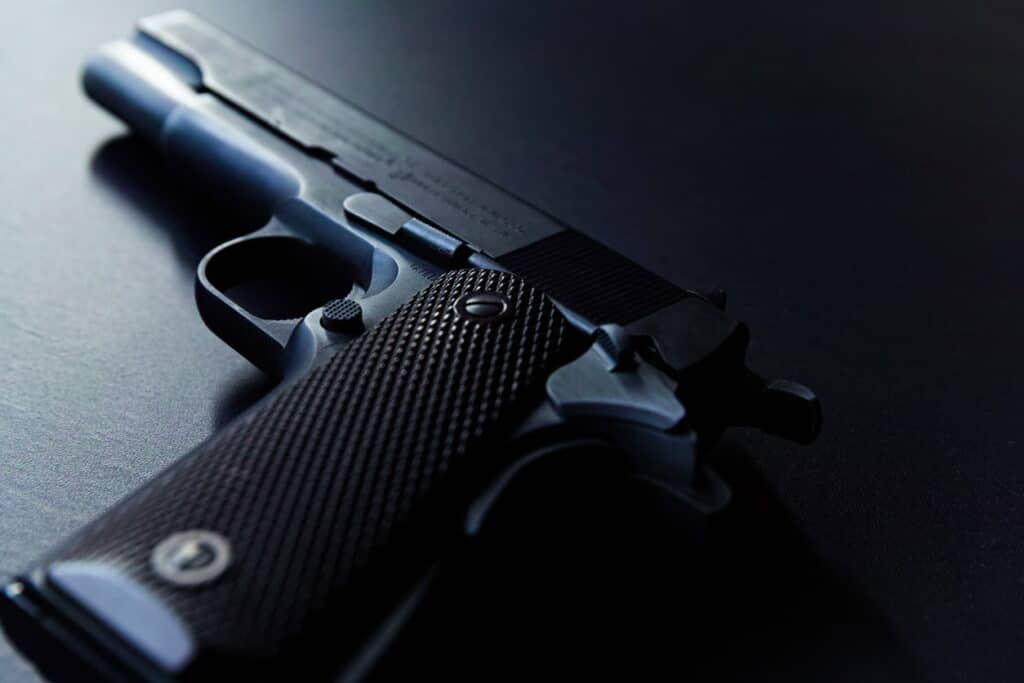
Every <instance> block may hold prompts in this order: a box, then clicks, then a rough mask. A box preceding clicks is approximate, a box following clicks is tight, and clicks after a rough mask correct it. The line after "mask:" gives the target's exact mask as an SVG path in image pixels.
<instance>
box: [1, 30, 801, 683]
mask: <svg viewBox="0 0 1024 683" xmlns="http://www.w3.org/2000/svg"><path fill="white" fill-rule="evenodd" d="M83 80H84V87H85V91H86V93H87V94H88V95H89V96H90V97H91V98H92V99H93V100H95V101H96V102H97V103H98V104H99V105H101V106H102V107H104V108H105V109H107V110H108V111H109V112H111V113H112V114H114V115H115V116H117V117H119V118H120V119H122V120H123V121H124V122H125V123H126V124H128V126H129V127H130V128H131V129H132V130H133V131H135V132H136V133H137V134H138V135H139V136H141V137H142V138H145V139H146V140H148V141H150V142H151V143H152V144H153V146H154V147H155V148H157V149H158V150H159V153H160V155H161V156H162V157H163V158H164V160H165V162H166V163H167V164H168V165H169V166H171V167H173V168H176V169H178V170H179V171H180V172H181V173H182V174H183V176H186V177H187V178H189V179H190V180H191V181H194V182H197V183H200V184H201V185H203V186H205V187H209V188H213V189H214V190H215V191H216V193H217V196H218V197H222V198H223V200H224V201H225V203H227V204H228V205H229V208H230V210H231V211H237V212H239V214H238V215H241V214H242V213H245V215H255V216H260V217H261V218H265V219H266V221H265V223H264V224H263V225H262V227H260V228H259V229H257V230H255V231H254V232H251V233H249V234H245V235H244V236H241V237H238V238H236V239H232V240H230V241H228V242H226V243H224V244H221V245H220V246H218V247H216V248H215V249H213V250H212V251H211V252H210V253H208V254H207V255H206V256H205V257H204V258H203V259H202V261H201V262H200V264H199V266H198V274H197V279H196V301H197V305H198V309H199V312H200V314H201V316H202V319H203V321H204V322H205V323H206V325H207V326H208V327H209V328H210V329H211V330H212V331H213V332H214V333H215V334H216V335H218V336H219V337H220V338H221V339H223V340H224V341H225V342H227V343H228V344H230V345H231V346H232V347H233V348H234V349H236V350H237V351H238V352H239V353H241V354H242V355H243V356H244V357H245V358H247V359H249V360H250V361H251V362H252V363H253V364H255V365H256V366H257V367H258V368H260V369H261V370H263V371H264V372H266V373H268V374H270V375H272V376H274V377H275V378H277V379H278V380H280V381H279V384H278V386H277V387H276V388H275V389H274V390H273V391H272V392H271V393H270V394H269V395H268V396H267V397H265V398H264V399H263V400H261V401H259V402H258V403H257V404H256V405H254V406H253V407H252V408H250V409H249V410H248V411H246V412H245V413H243V414H242V415H241V416H239V417H238V418H236V419H235V420H233V421H232V422H231V423H229V424H228V425H227V426H226V427H224V428H223V429H221V430H220V431H218V432H217V433H216V434H214V435H213V436H212V437H211V438H210V439H208V440H207V441H206V442H204V443H202V444H201V445H200V446H198V447H197V448H195V449H194V450H193V451H192V452H191V453H188V454H186V455H184V456H183V457H181V458H180V459H178V460H176V461H175V462H174V464H172V465H171V466H170V467H169V468H168V469H166V470H165V471H164V472H162V473H161V474H159V475H158V476H157V477H155V478H154V479H153V480H152V481H150V482H149V483H147V484H146V485H145V486H143V487H142V488H141V489H139V490H138V491H136V492H134V493H132V494H130V495H129V496H128V497H126V498H125V499H123V500H122V501H120V502H118V503H117V504H116V505H114V506H113V507H112V508H111V509H109V510H108V511H106V512H105V513H104V514H102V515H101V516H100V517H99V518H98V519H96V520H95V521H93V522H92V523H90V524H89V525H87V526H86V527H85V528H83V529H81V530H80V531H78V532H76V533H75V534H73V535H72V536H71V537H70V538H68V539H66V540H65V541H64V542H63V543H62V544H60V545H59V546H58V547H57V548H55V549H54V550H53V551H52V552H50V553H49V554H48V555H46V556H45V557H43V558H41V559H40V560H39V561H38V562H36V563H35V564H34V565H33V566H31V567H28V568H26V569H25V570H24V571H23V572H22V573H21V574H20V575H19V576H17V577H16V578H14V579H12V580H10V581H9V582H8V583H7V584H6V585H5V588H4V591H3V595H2V599H0V618H2V621H3V627H4V629H5V631H6V633H7V636H8V638H9V639H10V640H11V641H12V642H13V643H14V644H15V645H16V646H17V647H18V648H19V649H20V650H21V651H22V652H23V653H24V654H25V655H26V656H27V657H29V658H30V659H32V660H33V661H34V662H35V663H36V665H37V667H38V668H39V669H40V670H41V671H42V672H43V673H44V674H46V675H47V676H50V677H53V678H62V677H63V678H68V679H74V680H81V679H82V678H83V677H85V676H86V675H89V676H92V677H94V678H98V679H104V680H107V679H109V680H152V681H178V680H207V679H216V678H224V677H229V676H230V678H231V679H232V680H274V679H279V678H284V677H286V676H287V675H288V673H289V672H291V673H294V672H295V671H297V670H305V671H322V672H328V671H330V672H337V671H340V672H342V674H343V675H344V676H346V677H347V678H348V679H358V678H359V677H360V676H361V675H362V674H363V673H365V672H366V671H367V670H368V668H367V667H368V666H371V664H372V661H373V658H374V657H376V656H379V653H380V652H381V651H383V650H384V649H385V648H383V647H382V644H386V643H387V642H388V639H389V638H390V637H392V636H391V634H394V633H395V632H396V631H397V630H398V629H400V627H401V625H402V624H403V623H404V622H405V620H407V619H408V615H409V614H410V613H411V612H413V611H414V610H415V606H416V605H417V604H418V603H417V601H418V600H419V599H420V597H421V596H422V595H423V594H424V591H426V590H427V589H428V588H429V586H430V584H431V581H432V580H433V577H435V576H436V575H437V572H438V567H443V566H445V565H446V564H447V563H451V562H458V559H459V557H460V556H461V555H462V554H463V553H464V552H467V551H466V548H469V547H472V543H473V539H474V537H475V536H476V535H477V534H479V532H480V529H481V528H482V526H483V525H484V524H485V523H486V521H487V518H488V515H489V514H490V512H491V511H492V510H493V509H495V506H496V505H497V504H498V502H499V501H500V500H501V498H502V495H503V494H504V493H505V492H506V491H507V490H508V489H509V487H510V486H512V485H513V484H514V482H516V481H517V480H519V479H520V478H521V477H523V476H524V473H526V472H530V471H536V470H535V468H536V467H538V463H542V462H546V461H550V460H552V459H558V458H562V457H567V454H572V456H573V457H574V458H575V460H574V461H573V462H574V463H577V465H576V466H580V467H595V468H597V467H613V468H616V469H617V471H621V472H622V473H623V475H624V476H627V477H632V478H636V479H638V480H641V481H644V482H647V483H650V484H652V488H653V489H656V490H658V491H659V492H661V494H663V495H665V496H667V497H668V498H669V499H671V500H672V501H675V502H676V503H677V504H678V510H679V514H680V515H682V516H684V517H687V518H693V519H694V520H699V519H702V518H705V517H706V516H707V515H709V514H711V513H712V512H714V511H716V510H719V509H721V508H722V506H724V505H726V504H727V502H728V500H729V496H730V494H729V489H728V487H727V486H726V484H725V483H724V482H723V481H722V479H721V478H720V477H718V476H716V474H715V472H714V469H713V467H712V466H711V463H709V462H708V460H709V458H708V457H707V454H708V452H709V450H710V448H711V447H712V446H713V445H714V444H715V442H716V441H717V440H718V438H719V436H720V435H721V433H722V432H723V431H724V430H725V429H727V428H729V427H731V426H734V425H742V426H751V427H756V428H759V429H761V430H764V431H767V432H770V433H773V434H777V435H780V436H782V437H785V438H788V439H791V440H794V441H796V442H799V443H810V442H811V441H813V440H814V438H815V437H816V435H817V434H818V432H819V429H820V422H821V409H820V406H819V403H818V400H817V398H816V397H815V395H814V394H813V392H812V391H810V390H809V389H808V388H806V387H804V386H803V385H800V384H797V383H795V382H791V381H787V380H768V379H765V378H764V377H762V376H760V375H758V374H757V373H755V372H753V371H752V370H750V369H749V368H748V367H747V365H746V361H745V356H746V351H747V346H748V341H749V333H748V330H747V328H746V327H745V326H744V325H743V324H741V323H739V322H737V321H734V320H732V319H731V318H730V317H729V316H728V315H727V314H726V313H725V311H724V297H723V295H722V294H721V293H720V292H714V291H712V292H708V291H696V290H688V289H684V288H681V287H678V286H676V285H674V284H672V283H670V282H668V281H666V280H664V279H663V278H661V277H659V276H657V275H655V274H653V273H651V272H648V271H647V270H645V269H644V268H642V267H640V266H639V265H637V264H636V263H633V262H632V261H630V260H629V259H627V258H625V257H624V256H622V255H620V254H619V253H617V252H615V251H614V250H612V249H610V248H608V247H606V246H604V245H602V244H600V243H599V242H597V241H595V240H593V239H590V238H588V237H587V236H585V235H584V234H583V233H581V232H578V231H576V230H573V229H572V228H570V227H568V226H566V225H564V224H563V223H561V222H560V221H559V220H557V219H556V218H554V217H552V216H550V215H548V214H546V213H544V212H543V211H541V210H539V209H537V208H535V207H533V206H531V205H530V204H529V203H527V202H526V201H524V200H522V199H520V198H518V197H515V196H513V195H512V194H510V193H508V192H506V191H504V190H502V189H501V188H499V187H498V186H496V185H494V184H491V183H490V182H488V181H486V180H485V179H483V178H481V177H479V176H476V175H474V174H473V173H471V172H470V171H468V170H466V169H464V168H462V167H460V166H459V165H457V164H456V163H454V162H452V161H450V160H448V159H445V158H444V157H442V156H441V155H439V154H437V153H435V152H433V151H431V150H430V149H428V148H426V147H425V146H423V145H421V144H419V143H417V142H415V141H413V140H411V139H410V138H408V137H406V136H404V135H402V134H401V133H399V132H396V131H395V130H393V129H392V128H389V127H388V126H386V125H384V124H383V123H381V122H379V121H377V120H375V119H374V118H372V117H371V116H369V115H367V114H366V113H364V112H362V111H360V110H359V109H357V108H356V107H354V106H352V105H350V104H348V103H346V102H345V101H343V100H341V99H339V98H338V97H336V96H335V95H333V94H332V93H330V92H328V91H326V90H324V89H323V88H321V87H319V86H317V85H315V84H313V83H311V82H309V81H307V80H305V79H303V78H302V77H300V76H299V75H297V74H295V73H293V72H291V71H290V70H288V69H287V68H285V67H283V66H282V65H280V64H278V63H276V62H274V61H272V60H271V59H269V58H267V57H266V56H264V55H262V54H261V53H259V52H258V51H256V50H255V49H253V48H251V47H249V46H247V45H246V44H244V43H243V42H241V41H239V40H237V39H235V38H234V37H232V36H230V35H228V34H227V33H225V32H223V31H222V30H220V29H218V28H216V27H214V26H211V25H210V24H208V23H206V22H204V21H203V20H201V19H199V18H197V17H196V16H194V15H191V14H188V13H186V12H181V11H174V12H169V13H164V14H160V15H157V16H153V17H149V18H146V19H143V20H142V21H141V22H140V24H139V27H138V30H137V32H136V33H135V34H134V35H133V36H132V37H130V38H128V39H125V40H121V41H118V42H114V43H112V44H110V45H107V46H105V47H103V48H101V49H100V50H99V51H98V52H97V53H96V54H95V55H94V56H93V57H92V58H91V59H90V60H89V61H88V63H87V65H86V68H85V71H84V76H83ZM183 200H186V201H187V198H183ZM268 273H277V274H282V273H283V274H284V275H281V276H279V277H277V278H276V279H274V278H269V279H268ZM268 282H269V284H268ZM275 282H276V283H278V284H280V285H281V286H283V287H285V288H288V287H289V286H291V285H292V284H294V283H296V282H300V283H301V287H297V288H296V289H297V290H298V291H299V294H298V295H296V296H281V292H279V291H276V289H275V286H274V283H275ZM260 283H262V285H261V284H260ZM282 283H283V284H282ZM297 662H301V663H302V666H303V668H302V669H297V668H296V666H297V664H296V663H297ZM311 662H323V664H322V665H320V664H316V665H315V666H314V665H312V664H311ZM309 667H312V668H309ZM318 667H319V668H318ZM325 675H326V674H325Z"/></svg>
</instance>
